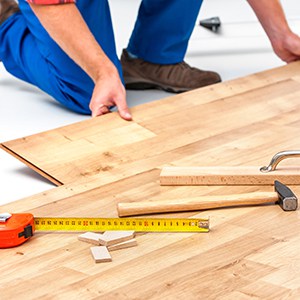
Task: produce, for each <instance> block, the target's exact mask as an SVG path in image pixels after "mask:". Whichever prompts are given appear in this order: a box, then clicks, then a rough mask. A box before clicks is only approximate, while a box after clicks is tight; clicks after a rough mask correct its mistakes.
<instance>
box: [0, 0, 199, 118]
mask: <svg viewBox="0 0 300 300" xmlns="http://www.w3.org/2000/svg"><path fill="white" fill-rule="evenodd" d="M129 1H130V0H129ZM201 4H202V0H143V1H141V5H140V8H139V13H138V17H137V20H136V23H135V26H134V30H133V32H132V35H131V37H130V41H129V44H128V47H127V49H128V50H129V52H131V53H132V54H135V55H137V56H138V57H139V58H141V59H144V60H146V61H149V62H153V63H159V64H171V63H178V62H181V61H182V60H183V58H184V55H185V53H186V49H187V46H188V41H189V38H190V35H191V33H192V31H193V28H194V26H195V22H196V18H197V16H198V13H199V10H200V7H201ZM76 5H77V7H78V9H79V10H80V12H81V14H82V16H83V18H84V19H85V21H86V23H87V25H88V26H89V28H90V30H91V32H92V33H93V35H94V36H95V38H96V40H97V41H98V43H99V44H100V45H101V47H102V49H103V51H104V52H105V53H106V55H107V56H108V57H109V58H110V60H111V61H112V62H113V63H114V64H115V65H116V67H117V69H118V70H119V73H120V77H121V79H122V78H123V77H122V68H121V65H120V61H119V59H118V57H117V54H116V47H115V40H114V33H113V28H112V22H111V16H110V9H109V4H108V1H107V0H77V3H76ZM19 6H20V9H21V12H20V13H16V14H14V15H13V16H11V17H10V18H9V19H7V20H6V21H5V22H4V23H3V24H2V25H1V26H0V61H2V62H3V64H4V66H5V68H6V70H7V71H8V72H9V73H11V74H13V75H14V76H16V77H18V78H20V79H22V80H24V81H26V82H29V83H31V84H33V85H35V86H37V87H39V88H40V89H41V90H43V91H44V92H46V93H47V94H49V95H51V96H52V97H53V98H54V99H55V100H57V101H58V102H60V103H61V104H63V105H64V106H66V107H68V108H69V109H71V110H73V111H76V112H79V113H83V114H90V113H91V111H90V109H89V102H90V99H91V96H92V92H93V89H94V83H93V81H92V80H91V78H90V77H89V76H88V75H87V74H86V73H85V72H84V71H83V70H82V69H81V68H80V67H79V66H78V65H77V64H76V63H74V61H73V60H71V59H70V58H69V57H68V55H67V54H66V53H64V52H63V51H62V50H61V48H60V47H59V46H58V45H57V44H56V43H55V42H54V41H53V40H52V39H51V37H50V36H49V35H48V33H47V32H46V30H45V29H44V28H43V26H42V25H41V24H40V22H39V20H38V19H37V18H36V16H35V15H34V13H33V12H32V10H31V8H30V6H29V5H28V3H27V2H26V1H25V0H19ZM87 55H89V54H88V53H87Z"/></svg>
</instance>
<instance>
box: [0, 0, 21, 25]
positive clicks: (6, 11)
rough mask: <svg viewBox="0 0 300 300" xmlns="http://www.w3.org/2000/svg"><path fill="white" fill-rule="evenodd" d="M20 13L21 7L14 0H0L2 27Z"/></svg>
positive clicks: (0, 22)
mask: <svg viewBox="0 0 300 300" xmlns="http://www.w3.org/2000/svg"><path fill="white" fill-rule="evenodd" d="M19 11H20V8H19V5H18V3H17V2H16V1H14V0H0V25H1V24H2V23H3V22H4V21H6V20H7V19H8V18H9V17H10V16H12V15H13V14H15V13H17V12H19Z"/></svg>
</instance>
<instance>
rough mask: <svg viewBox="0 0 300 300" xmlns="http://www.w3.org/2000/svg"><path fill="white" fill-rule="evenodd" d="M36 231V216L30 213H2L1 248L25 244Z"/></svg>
mask: <svg viewBox="0 0 300 300" xmlns="http://www.w3.org/2000/svg"><path fill="white" fill-rule="evenodd" d="M33 232H34V217H33V215H32V214H29V213H21V214H8V213H5V214H0V248H10V247H15V246H18V245H20V244H23V243H24V242H25V241H27V240H28V239H29V238H30V237H32V236H33Z"/></svg>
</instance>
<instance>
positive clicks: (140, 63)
mask: <svg viewBox="0 0 300 300" xmlns="http://www.w3.org/2000/svg"><path fill="white" fill-rule="evenodd" d="M121 64H122V68H123V75H124V81H125V86H126V88H127V89H133V90H144V89H161V90H165V91H168V92H172V93H181V92H186V91H189V90H193V89H196V88H200V87H203V86H206V85H210V84H214V83H217V82H220V81H221V77H220V75H219V74H218V73H216V72H212V71H203V70H199V69H196V68H192V67H190V66H189V65H188V64H187V63H185V62H181V63H178V64H171V65H160V64H152V63H149V62H146V61H144V60H142V59H139V58H132V57H130V56H129V54H128V52H127V51H126V50H125V49H124V50H123V53H122V56H121Z"/></svg>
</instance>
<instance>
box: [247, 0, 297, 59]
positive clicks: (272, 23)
mask: <svg viewBox="0 0 300 300" xmlns="http://www.w3.org/2000/svg"><path fill="white" fill-rule="evenodd" d="M248 2H249V4H250V6H251V7H252V9H253V10H254V12H255V14H256V16H257V17H258V19H259V21H260V23H261V24H262V26H263V28H264V30H265V32H266V34H267V35H268V37H269V39H270V41H271V44H272V47H273V50H274V52H275V53H276V54H277V55H278V57H279V58H280V59H282V60H283V61H285V62H287V63H289V62H292V61H295V60H299V59H300V37H299V36H298V35H296V34H294V33H293V32H292V31H291V29H290V27H289V25H288V22H287V20H286V17H285V14H284V11H283V8H282V6H281V3H280V1H279V0H272V1H270V0H248Z"/></svg>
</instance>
